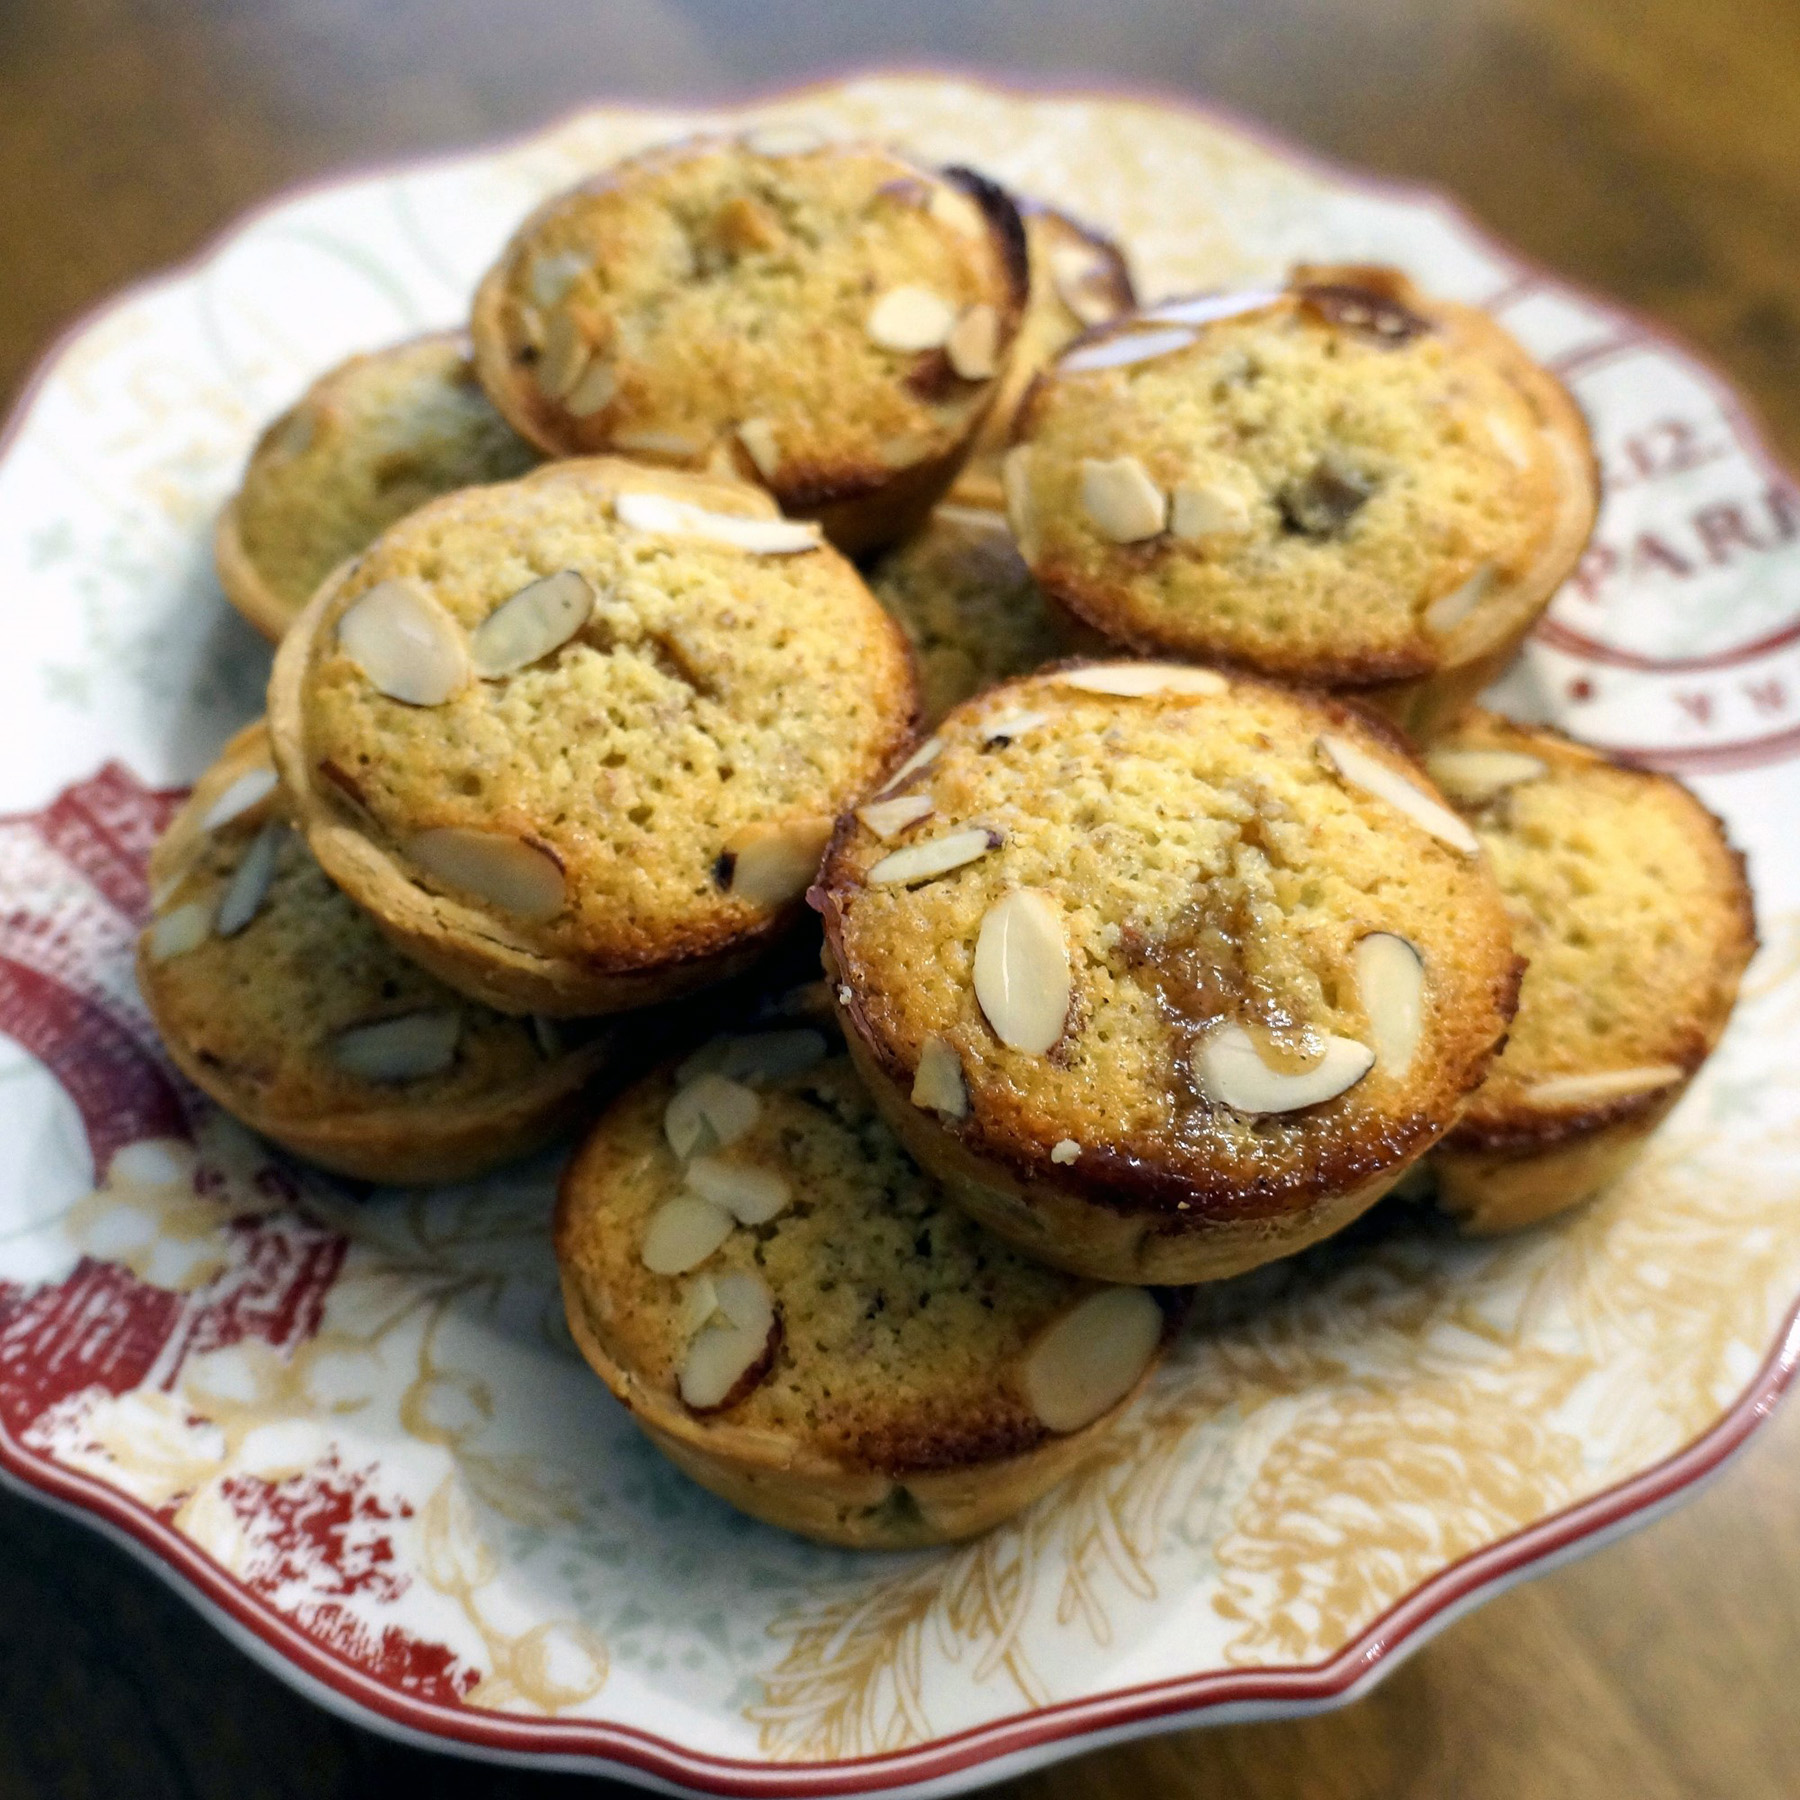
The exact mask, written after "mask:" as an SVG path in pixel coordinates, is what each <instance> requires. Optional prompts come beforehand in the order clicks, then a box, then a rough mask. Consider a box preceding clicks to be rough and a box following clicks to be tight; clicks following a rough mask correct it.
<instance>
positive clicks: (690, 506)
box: [270, 459, 916, 970]
mask: <svg viewBox="0 0 1800 1800" xmlns="http://www.w3.org/2000/svg"><path fill="white" fill-rule="evenodd" d="M634 520H635V521H636V523H633V522H632V521H634ZM770 532H773V533H774V537H773V538H772V539H770V538H769V537H768V535H767V534H769V533H770ZM746 533H747V534H748V536H746V535H745V534H746ZM758 533H762V534H763V536H761V537H759V536H758V535H757V534H758ZM810 534H811V528H810V527H802V526H798V525H794V524H792V523H789V522H787V521H782V520H778V519H776V518H775V517H774V507H773V505H772V504H771V503H770V501H769V499H768V497H767V496H766V495H765V494H763V493H761V492H760V491H759V490H757V489H755V488H752V487H749V486H747V485H745V484H742V483H738V482H732V481H725V480H716V479H710V478H705V477H699V476H692V475H683V474H676V473H673V472H669V471H657V470H649V469H644V468H641V467H639V466H637V465H633V464H630V463H625V462H617V461H611V460H607V459H591V460H582V461H571V462H566V463H560V464H555V465H552V466H550V467H547V468H545V469H542V470H540V471H539V472H538V473H536V474H535V475H532V476H530V477H527V478H526V479H524V480H522V481H518V482H512V483H507V484H503V485H500V486H494V487H487V488H476V489H469V490H466V491H465V492H462V493H459V494H454V495H449V496H446V497H445V498H443V499H441V500H438V501H434V502H432V503H431V504H430V505H428V506H426V507H423V508H421V509H420V510H419V511H418V512H416V513H413V514H412V515H410V516H409V517H408V518H407V519H405V520H403V521H402V522H401V523H400V524H398V525H396V526H394V527H392V528H391V529H390V530H389V531H388V532H387V533H386V534H385V535H384V536H383V537H382V538H381V539H379V540H378V541H377V542H376V543H375V544H374V545H373V546H372V547H371V548H370V550H369V551H368V552H367V553H366V554H365V555H364V556H363V557H361V558H360V559H359V560H358V561H357V562H356V563H355V564H354V565H352V566H351V567H349V568H348V569H346V570H345V571H344V572H343V573H342V574H341V575H340V576H339V577H338V578H337V579H336V580H335V581H334V582H332V583H331V584H329V586H328V587H327V588H326V589H324V590H322V591H321V593H320V594H319V595H318V596H317V598H316V599H315V601H314V603H313V605H312V607H311V608H309V610H308V613H307V615H306V616H305V617H304V618H303V619H302V621H301V623H300V625H299V626H297V627H296V630H295V631H294V632H293V633H292V634H290V637H289V639H288V641H287V642H286V644H285V645H284V646H283V650H282V652H281V655H280V656H279V657H278V659H277V663H276V672H275V676H274V679H273V681H272V683H271V689H270V693H271V724H272V728H273V734H274V739H275V750H276V757H277V761H278V763H279V764H280V766H281V769H282V775H283V780H284V782H285V784H286V785H287V787H288V788H289V790H290V792H291V793H293V794H294V795H295V796H296V799H297V803H298V805H299V807H300V811H301V816H302V819H303V822H304V823H305V826H306V829H307V831H308V834H309V837H311V838H312V840H313V842H314V847H315V849H316V850H317V851H318V853H319V854H320V856H321V858H322V859H323V860H324V861H325V863H326V866H327V868H328V869H330V870H331V872H332V873H333V875H334V877H335V878H337V879H339V880H344V881H349V882H351V883H355V882H357V881H359V880H360V879H362V872H363V871H362V863H361V862H360V861H358V860H357V859H358V858H360V857H361V856H362V855H363V852H364V851H365V850H367V851H371V852H372V853H373V854H375V855H376V856H378V857H379V858H380V859H382V861H383V864H384V866H385V869H386V871H387V874H383V875H382V877H381V881H380V884H379V885H385V882H386V880H387V875H388V874H391V873H392V872H393V871H398V872H399V875H400V876H401V877H403V878H404V880H405V881H406V882H407V883H408V884H409V886H410V887H411V888H412V889H414V890H417V891H420V892H424V893H429V894H434V895H442V896H445V897H447V899H448V901H450V902H453V903H454V904H455V906H456V907H458V908H460V909H461V910H460V911H458V912H457V913H456V914H455V916H454V918H453V919H452V920H451V925H450V927H447V928H453V929H454V930H455V931H456V932H457V933H458V934H459V935H460V936H461V937H462V938H463V939H466V940H475V939H480V938H482V937H483V936H484V935H485V936H491V937H492V938H493V939H494V940H495V941H500V940H501V939H504V940H505V941H506V942H508V943H521V944H527V945H530V946H532V947H533V948H534V949H536V950H538V951H540V952H542V953H544V954H546V955H550V956H557V957H561V958H565V959H573V960H575V961H578V962H579V963H581V964H582V965H583V966H584V967H588V968H599V969H606V968H616V969H627V970H629V969H640V968H650V967H657V966H662V965H665V964H667V963H669V962H671V961H674V960H677V959H680V958H684V957H693V956H698V955H703V954H706V953H708V952H710V951H713V950H715V949H718V948H719V947H720V946H723V945H729V944H732V943H735V942H739V941H742V940H745V939H747V938H752V937H754V936H756V935H758V934H759V933H765V932H767V931H768V930H770V929H772V927H773V925H774V923H775V922H776V921H777V920H779V919H782V918H784V917H785V916H787V915H788V914H791V911H792V907H793V904H794V903H795V902H796V901H797V899H798V895H799V891H800V889H801V888H802V887H803V886H804V884H805V879H806V874H807V872H808V871H809V870H810V867H811V866H812V863H813V862H816V858H817V852H818V846H819V845H820V844H821V843H822V842H823V836H824V833H825V831H826V829H827V826H828V821H829V820H830V818H831V817H832V815H833V814H835V813H836V812H837V811H838V810H840V809H841V808H842V807H843V806H845V805H846V804H848V803H849V802H851V801H852V800H854V799H855V798H856V797H858V796H859V795H860V794H861V793H862V792H863V790H864V789H865V788H866V787H867V786H868V785H869V784H870V783H871V782H872V781H873V780H874V779H875V778H876V776H877V775H878V774H879V773H880V772H881V771H882V770H883V769H884V768H885V767H887V766H888V765H889V764H890V763H891V762H892V761H893V760H894V758H895V757H896V755H897V753H898V751H899V750H900V749H901V748H902V747H903V746H904V745H905V743H906V742H907V740H908V738H909V736H910V733H911V730H912V722H913V716H914V712H915V708H916V691H915V686H914V675H913V669H912V663H911V658H910V655H909V653H908V651H907V648H906V644H905V640H904V636H903V634H902V633H901V632H900V630H899V628H898V627H897V626H896V625H895V624H894V622H893V621H892V620H891V619H889V618H888V617H887V615H886V614H885V613H883V612H882V610H881V608H880V607H879V606H878V605H877V604H876V603H875V601H874V599H873V598H872V597H871V596H870V594H869V592H868V590H867V588H866V587H864V585H863V583H862V580H861V578H860V577H859V576H858V575H857V573H856V571H855V570H854V569H853V568H852V567H851V566H850V565H849V564H848V563H847V562H846V561H845V560H844V559H843V558H842V557H841V556H839V555H838V554H837V553H836V552H835V551H833V550H831V549H829V548H826V547H824V546H823V545H821V544H819V543H818V542H817V540H816V537H815V536H813V535H810ZM734 539H735V540H738V541H733V540H734ZM771 544H773V545H774V546H775V547H774V548H771V547H770V545H771ZM546 583H548V584H550V585H545V584H546ZM521 595H524V596H526V598H524V599H522V600H521V599H519V596H521ZM513 602H516V603H517V604H516V605H512V606H510V607H509V603H513ZM503 610H504V611H505V613H506V616H505V618H504V619H501V618H500V617H499V615H501V613H502V612H503ZM514 626H517V627H518V631H514V629H513V627H514ZM520 632H522V633H523V634H524V639H525V641H526V648H525V652H524V653H526V654H528V653H529V651H530V650H533V649H536V650H538V651H539V652H540V653H539V654H537V655H535V656H534V657H531V658H530V659H529V660H526V661H524V662H523V663H519V664H517V666H514V663H515V662H516V657H517V654H518V653H519V652H518V651H517V644H518V642H519V641H520V640H519V633H520ZM409 634H411V635H409ZM421 646H422V647H421ZM509 648H511V649H512V650H514V652H515V654H514V655H513V656H511V657H509V656H508V654H507V652H508V650H509ZM396 658H398V659H399V660H398V663H397V664H396V663H395V659H396ZM408 659H411V660H408ZM396 668H398V669H399V671H400V673H399V674H398V675H397V674H396ZM484 668H485V669H486V670H487V671H488V672H487V673H486V674H483V673H480V672H479V671H480V670H482V669H484ZM410 678H417V679H418V680H420V681H422V682H423V684H424V685H423V686H409V685H408V683H409V679H410ZM396 691H405V692H410V693H412V694H413V695H414V696H415V698H419V699H420V700H421V703H411V702H409V701H408V700H407V699H404V698H398V697H396ZM346 832H347V833H349V834H351V837H352V839H353V840H354V842H355V845H356V846H357V854H356V856H355V857H351V858H350V862H349V863H348V864H346V865H345V867H344V868H340V866H339V864H340V863H344V861H345V859H344V858H343V857H339V856H337V851H336V846H337V845H338V842H339V840H338V838H337V837H334V836H333V833H346ZM787 851H791V852H792V855H791V856H790V857H789V858H788V860H790V861H793V862H794V863H795V867H794V868H793V870H792V871H791V872H789V874H791V878H788V876H786V875H783V870H784V869H785V864H784V863H783V862H782V855H783V854H785V852H787ZM352 864H353V865H354V866H351V865H352ZM777 865H779V866H777ZM771 872H773V874H774V875H775V876H781V877H782V879H779V880H773V881H772V880H771ZM375 879H376V878H375V876H373V875H371V876H370V880H371V881H374V880H375ZM358 897H359V898H364V896H363V895H361V894H360V893H359V894H358ZM365 903H370V904H375V903H377V902H376V901H375V899H374V897H373V896H372V895H371V896H370V897H369V898H368V899H366V901H365ZM446 916H447V917H448V916H449V915H446Z"/></svg>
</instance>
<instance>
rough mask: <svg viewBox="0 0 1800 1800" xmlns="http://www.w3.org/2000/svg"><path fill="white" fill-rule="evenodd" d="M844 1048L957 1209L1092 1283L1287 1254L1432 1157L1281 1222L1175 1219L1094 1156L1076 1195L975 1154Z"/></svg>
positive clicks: (1128, 1175) (1172, 1203)
mask: <svg viewBox="0 0 1800 1800" xmlns="http://www.w3.org/2000/svg"><path fill="white" fill-rule="evenodd" d="M846 1041H847V1043H848V1045H849V1048H850V1056H851V1060H852V1061H853V1062H854V1063H855V1064H856V1068H857V1073H858V1074H860V1075H861V1076H862V1078H863V1081H864V1083H865V1084H866V1085H867V1087H868V1089H869V1092H870V1094H871V1096H872V1097H873V1098H874V1101H875V1105H876V1108H877V1110H878V1111H879V1112H880V1113H881V1116H882V1118H883V1119H885V1120H886V1121H887V1123H888V1125H889V1127H890V1128H891V1129H892V1131H893V1133H894V1135H895V1136H896V1137H897V1138H899V1140H900V1141H901V1143H902V1144H903V1145H904V1146H905V1148H906V1150H907V1152H908V1154H909V1155H911V1156H912V1158H913V1159H914V1161H916V1162H917V1163H919V1164H920V1165H921V1166H922V1167H924V1168H926V1169H928V1170H930V1172H931V1173H932V1174H933V1175H935V1176H936V1177H937V1178H938V1180H940V1181H941V1182H942V1183H943V1184H944V1188H945V1192H946V1193H947V1194H948V1196H949V1198H950V1199H952V1200H953V1201H955V1202H956V1204H957V1205H958V1206H960V1207H961V1208H962V1209H963V1211H964V1212H966V1213H968V1214H969V1215H970V1217H971V1218H973V1219H975V1220H976V1221H977V1222H978V1223H980V1224H982V1225H984V1226H986V1227H987V1229H988V1230H990V1231H992V1232H993V1233H994V1235H995V1236H996V1237H1002V1238H1005V1239H1006V1240H1007V1242H1008V1243H1010V1244H1013V1245H1016V1246H1017V1247H1018V1248H1019V1249H1020V1250H1022V1251H1024V1252H1025V1253H1026V1254H1027V1255H1029V1256H1033V1257H1035V1258H1036V1259H1037V1260H1038V1261H1040V1262H1046V1263H1049V1264H1051V1265H1052V1266H1053V1267H1055V1268H1059V1269H1065V1270H1067V1271H1068V1272H1069V1273H1070V1274H1074V1275H1086V1276H1088V1277H1089V1278H1091V1279H1093V1280H1096V1281H1112V1282H1127V1283H1131V1284H1133V1285H1136V1286H1155V1287H1163V1286H1167V1287H1185V1286H1188V1285H1190V1284H1192V1283H1194V1282H1200V1281H1222V1280H1224V1279H1226V1278H1227V1277H1228V1276H1232V1275H1241V1274H1242V1273H1243V1272H1244V1271H1245V1270H1247V1269H1254V1268H1258V1267H1260V1266H1261V1265H1262V1264H1263V1263H1266V1262H1273V1261H1274V1260H1275V1259H1276V1258H1277V1257H1283V1256H1292V1255H1293V1254H1294V1253H1295V1252H1296V1251H1299V1250H1304V1249H1305V1248H1306V1247H1307V1246H1308V1245H1309V1244H1315V1243H1318V1242H1319V1241H1320V1240H1321V1239H1322V1238H1327V1237H1330V1236H1331V1235H1333V1233H1335V1232H1338V1231H1341V1230H1342V1229H1343V1228H1344V1227H1345V1226H1346V1225H1348V1224H1350V1223H1351V1222H1352V1221H1353V1220H1355V1219H1356V1218H1357V1217H1358V1216H1360V1215H1361V1214H1362V1213H1364V1212H1366V1211H1367V1210H1368V1209H1369V1208H1370V1207H1371V1206H1373V1205H1374V1204H1375V1202H1376V1201H1377V1200H1379V1199H1380V1198H1381V1197H1382V1195H1383V1194H1385V1193H1386V1192H1387V1191H1388V1189H1389V1188H1391V1187H1392V1186H1393V1185H1394V1183H1395V1182H1396V1181H1398V1180H1399V1179H1400V1177H1401V1176H1402V1175H1404V1174H1405V1173H1406V1171H1407V1170H1408V1169H1409V1168H1411V1167H1412V1165H1413V1164H1414V1163H1416V1162H1417V1161H1418V1160H1419V1158H1420V1157H1421V1156H1423V1155H1424V1153H1425V1150H1426V1149H1427V1147H1428V1143H1420V1144H1419V1145H1418V1146H1417V1147H1416V1148H1415V1149H1414V1150H1413V1151H1412V1152H1411V1153H1410V1154H1409V1155H1407V1156H1406V1157H1405V1158H1404V1159H1403V1160H1401V1161H1398V1162H1396V1163H1394V1164H1392V1165H1391V1166H1389V1167H1387V1168H1384V1169H1382V1170H1380V1171H1379V1172H1377V1173H1376V1174H1374V1175H1372V1176H1367V1177H1365V1178H1364V1179H1362V1180H1360V1181H1358V1182H1357V1183H1356V1185H1354V1186H1352V1187H1348V1188H1345V1189H1341V1190H1338V1191H1333V1192H1327V1193H1324V1194H1308V1195H1300V1196H1295V1197H1293V1198H1292V1199H1290V1201H1289V1204H1288V1207H1287V1210H1286V1211H1283V1212H1279V1213H1264V1214H1245V1215H1239V1216H1229V1215H1227V1216H1219V1215H1217V1214H1209V1213H1208V1212H1206V1211H1205V1210H1203V1208H1204V1202H1202V1203H1201V1204H1200V1205H1198V1206H1191V1207H1190V1210H1188V1211H1185V1212H1181V1211H1176V1210H1174V1208H1175V1207H1178V1206H1180V1205H1182V1204H1184V1202H1183V1201H1182V1200H1180V1199H1177V1198H1175V1194H1174V1187H1173V1184H1170V1183H1167V1182H1164V1181H1161V1180H1158V1178H1157V1172H1155V1171H1152V1170H1149V1169H1147V1168H1146V1167H1145V1166H1144V1165H1143V1164H1141V1163H1137V1162H1135V1161H1126V1160H1124V1159H1119V1158H1100V1157H1096V1156H1094V1155H1092V1153H1090V1154H1089V1155H1088V1156H1086V1157H1084V1158H1083V1160H1084V1161H1087V1162H1092V1163H1094V1164H1095V1165H1096V1168H1095V1172H1094V1175H1093V1177H1092V1178H1091V1179H1090V1180H1089V1181H1087V1182H1084V1183H1083V1184H1082V1191H1080V1192H1071V1191H1070V1187H1069V1186H1068V1185H1064V1184H1062V1183H1060V1182H1059V1183H1052V1182H1050V1181H1048V1180H1046V1179H1044V1178H1042V1177H1040V1176H1038V1175H1036V1174H1035V1173H1034V1172H1033V1169H1032V1165H1031V1164H1030V1163H1029V1162H1028V1161H1026V1160H1025V1159H1023V1158H1016V1157H1013V1158H1006V1159H1004V1160H1003V1159H1002V1158H1001V1157H998V1156H990V1155H983V1154H981V1153H979V1152H978V1151H975V1150H972V1149H971V1148H970V1147H969V1146H968V1144H967V1143H966V1142H964V1141H963V1139H961V1138H959V1137H957V1136H956V1135H954V1134H953V1133H952V1132H950V1131H947V1130H945V1129H944V1128H943V1127H942V1126H941V1125H940V1124H939V1123H938V1121H937V1117H936V1115H935V1114H929V1113H925V1112H923V1111H921V1110H920V1109H919V1108H918V1107H916V1106H914V1105H913V1103H912V1100H911V1098H910V1097H909V1091H910V1082H909V1081H899V1082H897V1081H896V1080H895V1079H894V1078H893V1076H892V1075H890V1074H889V1072H888V1070H887V1068H886V1067H885V1066H884V1065H883V1063H882V1062H881V1061H879V1060H878V1059H877V1057H876V1056H875V1054H874V1053H873V1052H872V1050H871V1049H870V1047H869V1045H868V1044H867V1043H866V1042H865V1041H864V1040H863V1039H862V1037H861V1036H860V1035H859V1034H858V1033H856V1032H855V1031H851V1032H848V1033H847V1034H846ZM1183 1191H1184V1192H1188V1191H1192V1190H1190V1189H1186V1188H1185V1187H1184V1188H1183ZM1159 1201H1160V1202H1162V1203H1163V1204H1161V1205H1159V1204H1158V1202H1159Z"/></svg>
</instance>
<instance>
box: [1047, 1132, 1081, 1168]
mask: <svg viewBox="0 0 1800 1800" xmlns="http://www.w3.org/2000/svg"><path fill="white" fill-rule="evenodd" d="M1080 1155H1081V1146H1080V1144H1078V1143H1077V1142H1076V1141H1075V1139H1074V1138H1058V1139H1057V1140H1056V1142H1055V1143H1054V1144H1052V1145H1051V1146H1050V1160H1051V1161H1052V1162H1053V1163H1057V1164H1060V1165H1061V1166H1063V1167H1065V1168H1066V1167H1067V1166H1068V1165H1069V1164H1070V1163H1072V1162H1074V1161H1075V1160H1076V1159H1077V1158H1078V1157H1079V1156H1080Z"/></svg>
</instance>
